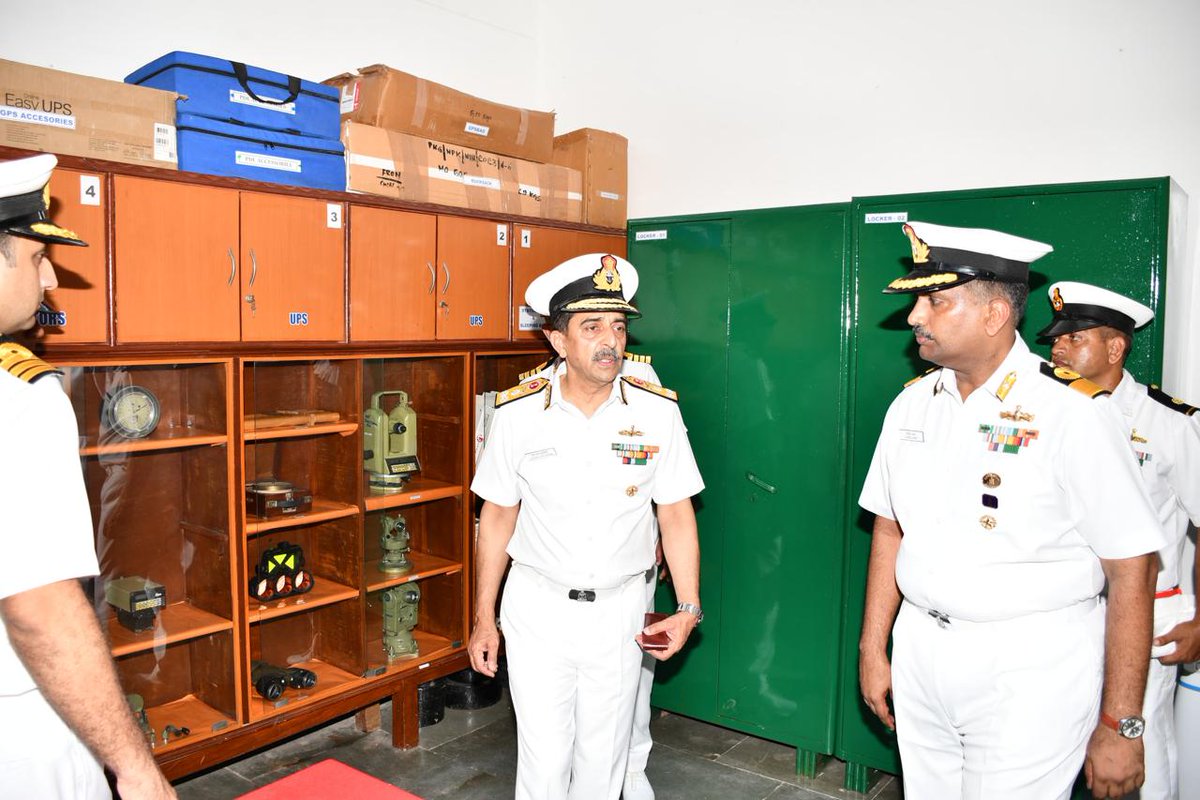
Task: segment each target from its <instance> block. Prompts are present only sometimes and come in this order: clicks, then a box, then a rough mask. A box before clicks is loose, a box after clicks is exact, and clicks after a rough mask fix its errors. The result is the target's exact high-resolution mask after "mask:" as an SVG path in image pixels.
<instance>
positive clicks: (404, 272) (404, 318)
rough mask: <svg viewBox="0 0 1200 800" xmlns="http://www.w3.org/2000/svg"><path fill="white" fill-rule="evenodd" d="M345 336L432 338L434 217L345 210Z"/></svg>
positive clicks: (357, 338)
mask: <svg viewBox="0 0 1200 800" xmlns="http://www.w3.org/2000/svg"><path fill="white" fill-rule="evenodd" d="M350 225H351V229H350V339H351V340H352V341H355V342H378V341H431V340H432V339H433V338H434V303H435V302H436V300H435V297H434V290H435V289H436V287H437V273H436V268H435V266H434V264H435V262H436V261H437V217H435V216H432V215H430V214H412V213H409V212H407V211H390V210H388V209H383V208H369V207H365V206H352V207H351V209H350Z"/></svg>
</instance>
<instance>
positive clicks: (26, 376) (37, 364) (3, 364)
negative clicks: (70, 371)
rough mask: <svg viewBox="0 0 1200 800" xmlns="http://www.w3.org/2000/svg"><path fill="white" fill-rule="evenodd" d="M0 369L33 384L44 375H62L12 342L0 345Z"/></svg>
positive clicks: (50, 365) (53, 367)
mask: <svg viewBox="0 0 1200 800" xmlns="http://www.w3.org/2000/svg"><path fill="white" fill-rule="evenodd" d="M0 369H3V370H4V371H5V372H8V373H10V374H12V376H13V377H16V378H20V379H21V380H23V381H26V382H27V383H33V382H34V381H36V380H37V379H38V378H42V377H45V376H46V375H61V374H62V372H61V371H60V370H58V369H56V368H55V366H54V365H53V364H50V363H48V362H46V361H43V360H42V359H40V358H38V357H37V356H35V355H34V354H33V353H31V352H30V351H29V350H28V349H27V348H24V347H22V346H21V345H19V344H13V343H12V342H3V343H0Z"/></svg>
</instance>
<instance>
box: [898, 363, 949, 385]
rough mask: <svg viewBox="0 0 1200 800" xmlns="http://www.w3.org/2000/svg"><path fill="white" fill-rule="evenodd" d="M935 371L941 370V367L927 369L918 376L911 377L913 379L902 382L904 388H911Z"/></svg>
mask: <svg viewBox="0 0 1200 800" xmlns="http://www.w3.org/2000/svg"><path fill="white" fill-rule="evenodd" d="M935 369H941V367H930V368H929V369H927V370H925V371H924V372H922V373H921V374H920V375H917V376H916V377H913V378H909V379H908V380H906V381H905V382H904V388H905V389H907V388H908V387H910V386H912V385H913V384H914V383H916V382H917V381H919V380H921V378H924V377H925V376H926V375H928V374H929V373H931V372H933V371H934V370H935Z"/></svg>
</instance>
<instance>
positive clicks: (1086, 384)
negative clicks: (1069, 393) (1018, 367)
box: [1041, 361, 1112, 399]
mask: <svg viewBox="0 0 1200 800" xmlns="http://www.w3.org/2000/svg"><path fill="white" fill-rule="evenodd" d="M1041 371H1042V374H1043V375H1045V376H1046V377H1047V378H1050V379H1051V380H1054V381H1058V382H1059V383H1061V384H1062V385H1063V386H1066V387H1067V388H1069V389H1074V390H1075V391H1077V392H1083V393H1084V394H1086V395H1087V396H1088V397H1091V398H1092V399H1095V398H1097V397H1103V396H1104V395H1106V394H1112V392H1110V391H1109V390H1108V389H1105V388H1104V387H1103V386H1101V385H1100V384H1098V383H1093V382H1092V381H1089V380H1088V379H1087V378H1085V377H1083V376H1082V375H1080V374H1079V373H1078V372H1076V371H1075V370H1073V369H1067V368H1066V367H1056V366H1055V365H1053V364H1051V363H1050V362H1049V361H1043V362H1042V365H1041Z"/></svg>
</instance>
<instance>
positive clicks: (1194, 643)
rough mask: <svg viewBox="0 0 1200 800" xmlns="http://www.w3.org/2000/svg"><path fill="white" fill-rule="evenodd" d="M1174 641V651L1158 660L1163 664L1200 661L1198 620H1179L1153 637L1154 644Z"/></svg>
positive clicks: (1199, 628) (1199, 627) (1199, 626)
mask: <svg viewBox="0 0 1200 800" xmlns="http://www.w3.org/2000/svg"><path fill="white" fill-rule="evenodd" d="M1171 642H1174V643H1175V651H1174V652H1171V653H1167V654H1166V655H1165V656H1162V657H1161V658H1159V659H1158V660H1159V661H1161V662H1162V663H1164V664H1187V663H1189V662H1192V661H1200V620H1196V619H1193V620H1188V621H1187V622H1181V623H1179V624H1178V625H1176V626H1175V627H1174V628H1171V630H1169V631H1167V632H1166V633H1164V634H1163V635H1162V636H1158V637H1156V638H1155V639H1154V644H1155V645H1156V646H1159V645H1164V644H1169V643H1171Z"/></svg>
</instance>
